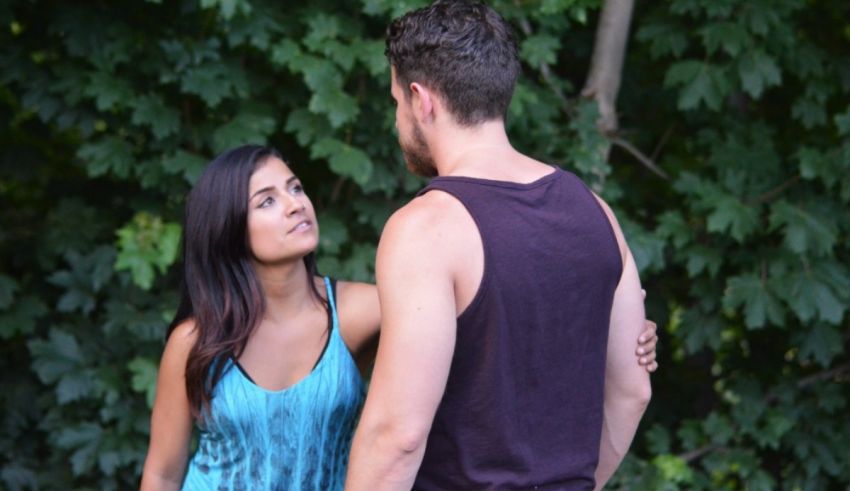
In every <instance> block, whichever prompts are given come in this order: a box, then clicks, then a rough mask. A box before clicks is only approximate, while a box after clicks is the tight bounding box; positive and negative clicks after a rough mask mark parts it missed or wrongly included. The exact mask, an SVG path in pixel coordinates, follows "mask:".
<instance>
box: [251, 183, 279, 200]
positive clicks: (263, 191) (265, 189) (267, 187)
mask: <svg viewBox="0 0 850 491" xmlns="http://www.w3.org/2000/svg"><path fill="white" fill-rule="evenodd" d="M287 182H288V181H287ZM272 190H274V186H266V187H264V188H263V189H260V190H259V191H257V192H256V193H254V194H252V195H251V197H250V198H248V200H249V201H250V200H252V199H254V198H255V197H256V196H257V195H258V194H262V193H265V192H266V191H272Z"/></svg>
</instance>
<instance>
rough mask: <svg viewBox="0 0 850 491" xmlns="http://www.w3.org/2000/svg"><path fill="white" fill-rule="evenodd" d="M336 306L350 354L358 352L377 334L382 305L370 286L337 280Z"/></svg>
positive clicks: (375, 290)
mask: <svg viewBox="0 0 850 491" xmlns="http://www.w3.org/2000/svg"><path fill="white" fill-rule="evenodd" d="M336 306H337V316H338V318H339V327H340V331H341V333H342V335H343V338H345V341H346V344H347V345H348V347H349V349H350V350H351V351H352V352H353V353H358V352H359V351H360V350H361V349H362V348H363V346H364V345H365V344H367V343H368V342H369V341H370V340H371V339H372V338H374V336H375V335H376V334H377V333H378V328H379V327H380V325H381V305H380V303H379V301H378V289H377V288H376V287H375V285H373V284H371V283H362V282H358V281H338V282H337V285H336Z"/></svg>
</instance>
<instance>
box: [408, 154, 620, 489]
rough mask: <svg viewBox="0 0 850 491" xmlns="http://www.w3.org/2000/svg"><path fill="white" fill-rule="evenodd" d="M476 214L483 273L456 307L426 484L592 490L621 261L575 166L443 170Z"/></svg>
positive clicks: (419, 484) (443, 187)
mask: <svg viewBox="0 0 850 491" xmlns="http://www.w3.org/2000/svg"><path fill="white" fill-rule="evenodd" d="M431 190H440V191H444V192H446V193H449V194H450V195H452V196H454V197H455V198H457V199H458V200H459V201H460V202H461V203H462V204H463V205H464V206H465V207H466V209H467V211H468V212H469V214H470V215H471V216H472V218H473V220H474V221H475V223H476V225H477V226H478V231H479V233H480V235H481V240H482V243H483V246H484V274H483V277H482V279H481V284H480V286H479V289H478V291H477V293H476V294H475V297H474V298H473V300H472V303H471V304H470V305H469V307H467V308H466V310H465V311H464V312H463V313H461V315H460V316H459V317H458V320H457V341H456V345H455V352H454V357H453V359H452V365H451V371H450V373H449V378H448V382H447V384H446V391H445V393H444V395H443V399H442V401H441V402H440V405H439V407H438V409H437V413H436V416H435V418H434V424H433V426H432V429H431V433H430V435H429V437H428V443H427V446H426V449H425V457H424V460H423V462H422V466H421V468H420V470H419V474H418V475H417V478H416V482H415V484H414V489H417V490H485V489H488V490H489V489H559V490H574V489H575V490H578V489H582V490H584V489H593V486H594V479H593V474H594V471H595V469H596V465H597V461H598V458H599V441H600V438H601V432H602V403H603V388H604V378H605V355H606V345H607V340H608V324H609V321H610V316H611V305H612V302H613V297H614V290H615V289H616V287H617V284H618V282H619V280H620V275H621V272H622V260H621V256H620V252H619V247H618V245H617V240H616V238H615V236H614V232H613V229H612V228H611V225H610V223H609V222H608V218H607V216H606V215H605V212H604V211H603V210H602V208H601V206H600V205H599V203H598V202H597V201H596V199H595V198H594V196H593V195H592V194H591V192H590V191H589V190H588V189H587V187H586V186H585V185H584V184H583V183H582V182H581V181H580V180H579V179H578V178H577V177H576V176H574V175H573V174H571V173H569V172H565V171H563V170H560V169H556V170H555V172H553V173H551V174H548V175H546V176H544V177H543V178H541V179H539V180H537V181H534V182H532V183H528V184H520V183H512V182H505V181H492V180H486V179H475V178H467V177H451V176H449V177H437V178H434V179H433V180H432V181H431V183H430V184H429V185H428V186H427V187H425V188H424V189H423V190H422V191H421V192H420V195H421V194H423V193H426V192H428V191H431Z"/></svg>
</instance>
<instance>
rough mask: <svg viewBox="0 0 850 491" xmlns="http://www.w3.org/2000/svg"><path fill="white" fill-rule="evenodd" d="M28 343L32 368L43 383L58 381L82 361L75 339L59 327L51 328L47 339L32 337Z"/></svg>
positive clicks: (81, 354)
mask: <svg viewBox="0 0 850 491" xmlns="http://www.w3.org/2000/svg"><path fill="white" fill-rule="evenodd" d="M28 345H29V350H30V353H31V354H32V356H33V359H34V361H33V364H32V367H33V370H34V371H35V373H36V374H38V378H39V379H40V380H41V381H42V382H44V383H45V384H53V383H55V382H57V381H59V379H60V378H61V377H62V376H63V375H65V374H66V373H69V372H72V371H74V370H75V369H76V368H77V367H79V366H80V365H81V364H82V363H83V361H84V357H83V353H82V351H81V350H80V345H79V344H78V343H77V339H76V338H75V337H74V336H73V335H71V334H70V333H68V332H66V331H64V330H61V329H57V328H52V329H50V335H49V337H48V339H47V340H43V339H33V340H32V341H30V342H29V343H28Z"/></svg>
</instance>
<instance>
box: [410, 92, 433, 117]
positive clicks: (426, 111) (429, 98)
mask: <svg viewBox="0 0 850 491" xmlns="http://www.w3.org/2000/svg"><path fill="white" fill-rule="evenodd" d="M434 102H435V101H434V94H433V93H431V91H430V90H428V88H427V87H424V86H422V85H420V84H418V83H416V82H413V83H411V84H410V103H411V107H412V108H413V116H414V117H415V118H416V120H417V121H419V122H420V123H427V122H430V121H432V120H433V119H434Z"/></svg>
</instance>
